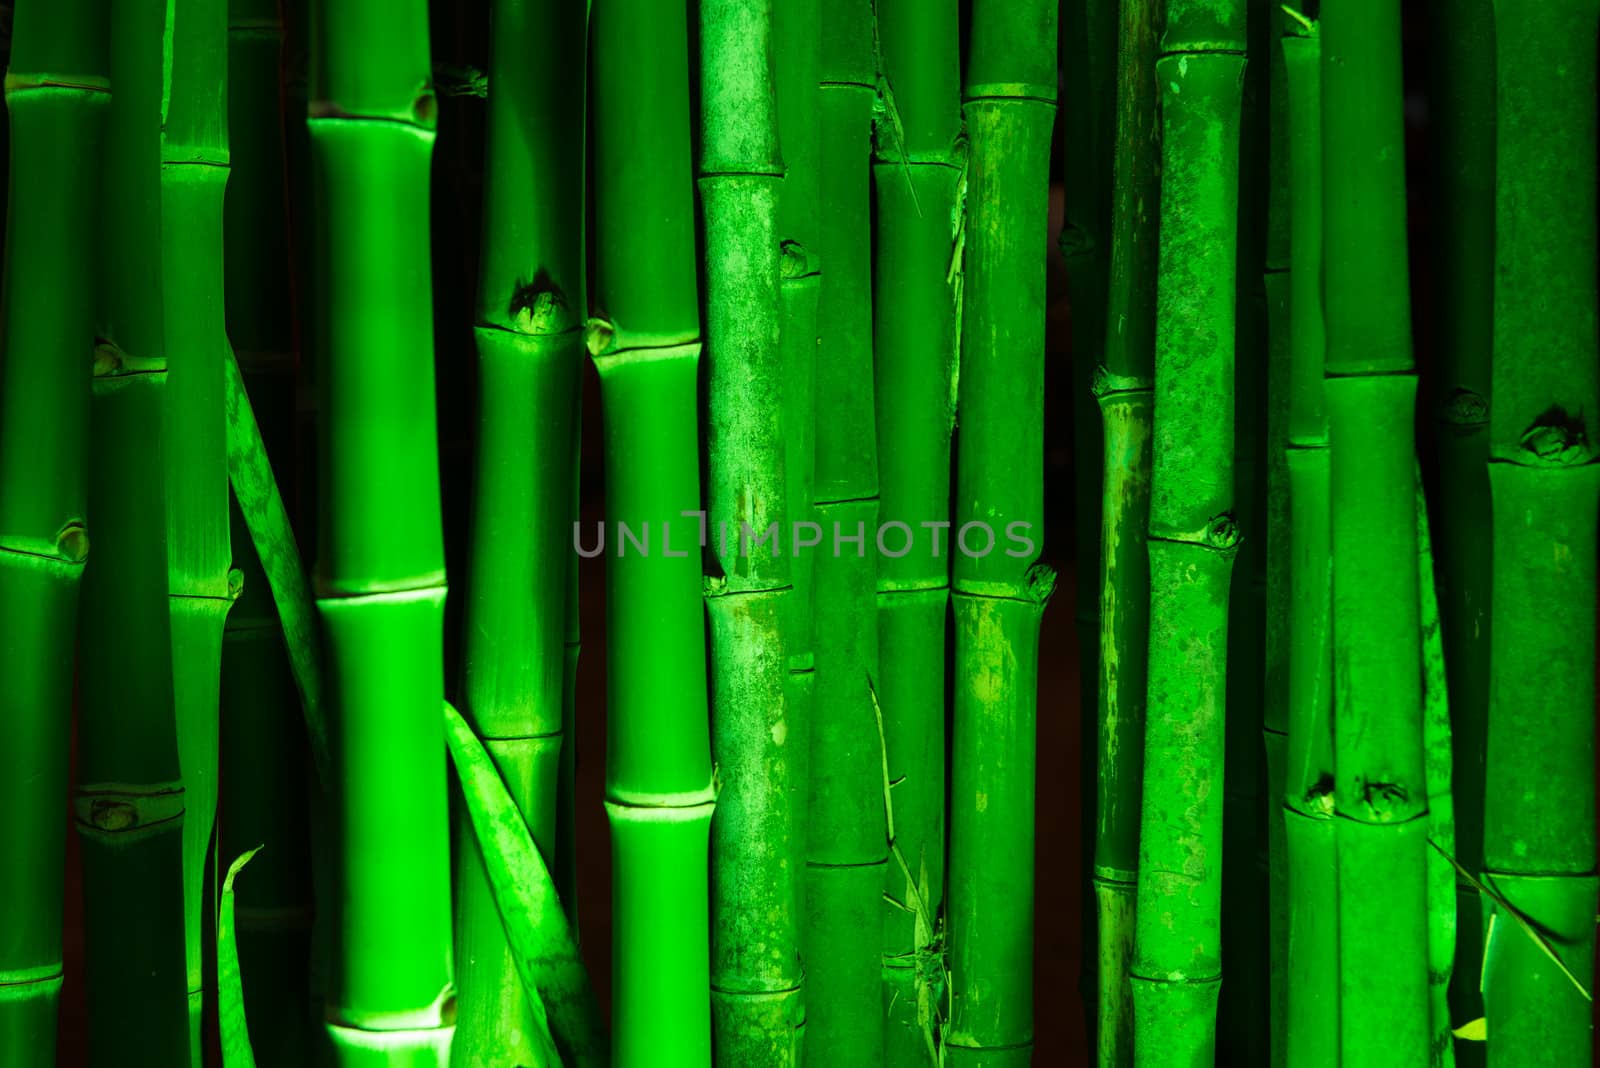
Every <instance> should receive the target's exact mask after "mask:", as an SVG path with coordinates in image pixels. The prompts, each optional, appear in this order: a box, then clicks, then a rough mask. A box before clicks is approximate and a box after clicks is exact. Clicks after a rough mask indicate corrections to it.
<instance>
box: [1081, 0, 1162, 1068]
mask: <svg viewBox="0 0 1600 1068" xmlns="http://www.w3.org/2000/svg"><path fill="white" fill-rule="evenodd" d="M1160 21H1161V5H1160V4H1159V3H1158V2H1157V0H1127V2H1125V3H1124V4H1123V5H1122V9H1121V25H1120V27H1119V32H1120V40H1119V47H1118V56H1119V65H1118V69H1117V128H1116V146H1117V151H1116V155H1115V161H1114V171H1113V179H1112V181H1113V201H1112V214H1111V218H1112V234H1111V283H1110V306H1109V308H1108V311H1107V314H1106V323H1107V327H1106V339H1105V363H1104V365H1103V366H1102V367H1101V368H1100V369H1099V373H1098V374H1097V375H1096V379H1095V395H1096V397H1097V399H1098V400H1099V403H1100V417H1101V424H1102V426H1103V428H1104V435H1105V436H1104V448H1103V455H1104V457H1105V489H1104V494H1103V497H1102V503H1101V506H1100V509H1101V515H1102V517H1103V519H1102V525H1101V535H1100V553H1099V559H1100V576H1099V578H1100V582H1099V590H1100V611H1099V619H1100V645H1099V656H1098V658H1097V662H1098V667H1099V681H1098V685H1097V686H1096V690H1097V692H1098V700H1097V710H1096V711H1097V717H1096V718H1097V744H1096V746H1095V750H1094V752H1095V759H1096V782H1097V786H1096V800H1095V806H1094V807H1095V841H1094V854H1095V861H1094V869H1093V885H1094V894H1095V907H1096V911H1097V924H1096V929H1097V931H1098V943H1097V955H1096V959H1097V962H1098V973H1099V974H1098V982H1097V984H1096V987H1097V990H1098V993H1099V1001H1098V1003H1097V1017H1098V1019H1097V1021H1096V1025H1095V1029H1094V1033H1095V1037H1096V1055H1097V1063H1098V1064H1099V1065H1101V1066H1102V1068H1113V1066H1123V1065H1128V1064H1132V1063H1133V1001H1132V993H1131V990H1130V988H1129V984H1128V964H1129V959H1130V957H1131V955H1132V953H1133V935H1134V897H1135V889H1136V885H1137V877H1138V865H1139V798H1140V781H1141V776H1142V774H1143V767H1142V763H1143V757H1144V715H1145V698H1146V693H1145V688H1146V682H1147V677H1148V676H1147V668H1148V656H1147V653H1148V643H1149V630H1150V559H1149V555H1148V551H1147V549H1146V547H1145V532H1146V529H1147V527H1148V525H1149V520H1150V435H1151V389H1152V383H1153V377H1154V374H1155V295H1156V251H1157V242H1156V238H1157V233H1156V224H1157V222H1158V221H1159V219H1160V198H1161V182H1160V170H1159V168H1160V162H1161V124H1160V118H1159V106H1158V105H1159V103H1160V97H1159V95H1158V94H1157V91H1156V89H1157V86H1156V76H1155V67H1156V56H1157V52H1158V47H1159V43H1160Z"/></svg>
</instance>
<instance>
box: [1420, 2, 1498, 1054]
mask: <svg viewBox="0 0 1600 1068" xmlns="http://www.w3.org/2000/svg"><path fill="white" fill-rule="evenodd" d="M1431 25H1432V27H1433V29H1434V36H1433V38H1432V39H1433V41H1434V42H1435V45H1434V51H1433V61H1432V63H1431V67H1432V69H1433V72H1434V82H1433V89H1434V92H1433V93H1432V95H1431V96H1430V97H1429V99H1430V101H1432V102H1433V103H1432V104H1431V105H1430V117H1429V126H1430V127H1432V128H1433V129H1434V131H1435V134H1434V145H1433V148H1434V152H1435V156H1436V158H1435V160H1434V174H1433V203H1434V205H1435V210H1436V211H1437V213H1438V214H1437V218H1438V219H1439V220H1440V224H1439V225H1438V226H1437V227H1436V229H1435V233H1434V236H1433V238H1432V240H1431V244H1432V247H1433V250H1434V257H1433V261H1432V265H1431V267H1432V273H1433V278H1434V294H1435V296H1434V300H1435V307H1436V315H1435V319H1434V339H1435V340H1434V347H1435V351H1436V352H1437V353H1438V357H1437V358H1438V365H1439V369H1440V373H1439V377H1438V392H1437V394H1436V395H1435V407H1434V426H1435V438H1436V441H1437V442H1438V448H1439V493H1438V498H1437V500H1436V502H1435V506H1436V508H1437V510H1438V511H1437V516H1438V519H1439V522H1438V523H1437V525H1436V527H1435V531H1434V533H1435V553H1436V559H1437V562H1438V574H1439V598H1440V604H1439V607H1440V611H1441V616H1442V623H1443V628H1444V660H1445V668H1446V671H1447V672H1448V682H1449V690H1450V721H1451V735H1452V751H1453V753H1454V767H1453V768H1452V770H1451V779H1452V785H1453V790H1454V794H1455V797H1456V800H1457V805H1456V815H1457V821H1456V859H1457V860H1459V861H1460V862H1461V864H1462V865H1463V866H1464V867H1466V869H1467V870H1468V871H1473V872H1480V871H1482V870H1483V773H1484V749H1483V747H1484V733H1485V722H1486V717H1487V715H1488V707H1489V582H1490V578H1489V569H1490V504H1489V474H1488V467H1487V466H1486V465H1487V462H1488V458H1489V409H1488V402H1489V350H1490V347H1491V344H1492V333H1493V320H1494V295H1493V287H1494V164H1495V160H1494V143H1495V127H1494V112H1495V100H1494V94H1495V89H1494V5H1493V0H1466V2H1461V0H1451V2H1449V3H1442V4H1436V5H1435V6H1434V12H1433V18H1432V20H1431ZM1456 908H1457V913H1458V922H1457V924H1456V951H1455V960H1456V968H1455V972H1454V976H1453V979H1452V982H1451V989H1450V1003H1451V1007H1452V1010H1453V1013H1454V1017H1455V1020H1456V1022H1457V1023H1464V1022H1466V1021H1468V1020H1476V1019H1480V1018H1481V1017H1482V1016H1483V996H1482V993H1481V992H1480V990H1479V975H1480V972H1481V964H1482V960H1483V906H1482V904H1481V902H1480V901H1479V896H1478V890H1477V888H1476V887H1475V886H1473V885H1472V884H1471V883H1470V882H1468V881H1467V880H1466V879H1464V878H1463V879H1460V880H1459V881H1458V893H1457V903H1456ZM1456 1053H1457V1056H1458V1059H1459V1061H1460V1063H1461V1064H1462V1065H1463V1068H1481V1065H1483V1063H1484V1056H1485V1051H1484V1045H1483V1043H1481V1042H1462V1043H1460V1044H1459V1045H1458V1047H1457V1049H1456Z"/></svg>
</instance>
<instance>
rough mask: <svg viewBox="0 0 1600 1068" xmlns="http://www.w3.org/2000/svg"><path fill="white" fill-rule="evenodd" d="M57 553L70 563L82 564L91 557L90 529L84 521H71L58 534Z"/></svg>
mask: <svg viewBox="0 0 1600 1068" xmlns="http://www.w3.org/2000/svg"><path fill="white" fill-rule="evenodd" d="M56 553H57V554H58V555H59V556H60V557H61V558H62V559H63V560H66V561H67V562H69V563H73V564H81V563H83V562H84V560H86V559H87V558H88V556H89V528H88V527H86V526H84V525H83V520H81V519H73V520H69V521H68V522H67V524H66V525H65V526H63V527H62V528H61V530H60V531H59V532H58V533H57V534H56Z"/></svg>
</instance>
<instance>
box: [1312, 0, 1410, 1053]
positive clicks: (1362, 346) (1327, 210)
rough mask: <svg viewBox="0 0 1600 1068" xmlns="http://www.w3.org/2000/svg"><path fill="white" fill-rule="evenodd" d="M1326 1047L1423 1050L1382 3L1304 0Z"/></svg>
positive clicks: (1406, 510) (1393, 135)
mask: <svg viewBox="0 0 1600 1068" xmlns="http://www.w3.org/2000/svg"><path fill="white" fill-rule="evenodd" d="M1321 34H1322V65H1321V70H1322V161H1323V216H1322V217H1323V235H1324V237H1323V264H1324V267H1323V271H1324V274H1323V300H1324V314H1325V325H1326V331H1327V349H1326V353H1327V355H1326V375H1327V377H1326V381H1325V387H1324V388H1325V390H1326V403H1327V413H1328V435H1329V441H1330V443H1331V453H1332V463H1331V470H1330V502H1331V508H1330V521H1331V529H1332V552H1333V602H1332V603H1333V608H1332V613H1333V645H1332V649H1333V664H1334V713H1333V719H1334V730H1333V746H1334V761H1333V763H1334V776H1333V802H1334V813H1335V820H1334V823H1335V831H1334V836H1335V841H1336V853H1337V885H1338V887H1339V889H1340V893H1339V899H1338V945H1339V958H1338V960H1339V992H1338V997H1339V1017H1340V1023H1339V1049H1340V1057H1341V1063H1349V1064H1376V1063H1384V1064H1392V1065H1396V1066H1397V1068H1398V1066H1407V1065H1422V1064H1426V1063H1427V1062H1428V1057H1429V1044H1430V1040H1429V1011H1428V978H1427V977H1428V968H1427V959H1428V958H1427V947H1428V922H1427V919H1428V915H1427V893H1426V871H1427V851H1428V847H1427V834H1428V829H1429V828H1428V808H1427V796H1426V781H1425V773H1424V761H1423V729H1422V728H1423V721H1422V692H1421V678H1420V674H1421V665H1422V650H1421V638H1420V623H1419V618H1418V614H1417V613H1418V605H1419V593H1418V586H1417V583H1418V577H1417V566H1416V560H1417V546H1416V516H1415V492H1416V489H1415V474H1414V470H1413V466H1414V458H1413V457H1414V453H1413V446H1412V437H1413V432H1412V424H1413V404H1414V400H1415V395H1416V377H1415V373H1414V371H1413V366H1414V365H1413V362H1412V355H1411V321H1410V308H1409V298H1408V295H1407V263H1406V229H1405V227H1406V223H1405V163H1404V152H1403V147H1404V146H1403V142H1402V116H1401V107H1402V99H1401V84H1400V9H1399V5H1398V4H1395V3H1391V2H1388V0H1352V2H1345V3H1340V4H1330V5H1329V6H1328V8H1327V9H1326V10H1325V11H1324V12H1323V13H1322V21H1321Z"/></svg>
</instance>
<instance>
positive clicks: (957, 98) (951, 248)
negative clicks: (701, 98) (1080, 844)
mask: <svg viewBox="0 0 1600 1068" xmlns="http://www.w3.org/2000/svg"><path fill="white" fill-rule="evenodd" d="M958 16H959V11H958V10H957V5H956V4H955V3H950V2H946V3H941V4H937V5H929V4H926V3H914V2H910V0H880V2H879V3H878V6H877V22H878V40H879V47H880V51H881V55H880V71H881V76H882V78H883V84H884V86H885V87H886V94H885V95H886V98H887V99H886V108H885V111H884V113H883V115H882V116H880V118H879V120H878V126H877V137H876V142H877V152H876V156H875V162H874V164H873V169H872V176H873V195H874V201H875V204H876V234H875V252H874V258H873V288H874V291H875V298H874V301H873V309H872V311H873V322H872V336H873V350H874V354H875V365H874V380H873V397H874V399H875V402H876V403H875V411H874V418H875V420H876V423H877V437H878V441H877V444H878V456H879V491H880V494H881V499H882V504H881V507H882V513H883V516H884V518H885V522H886V524H887V523H897V524H901V525H903V527H904V529H905V532H906V533H905V534H904V536H902V535H901V534H900V533H899V530H898V528H896V530H895V531H894V532H886V533H885V534H884V538H883V541H884V544H883V545H880V547H879V559H878V578H877V593H878V645H879V649H880V651H881V660H880V669H879V675H878V683H877V699H878V704H879V706H880V707H881V709H882V714H883V724H884V728H883V729H884V751H885V762H886V764H885V767H886V774H887V776H888V781H889V787H888V791H889V803H890V805H891V813H892V817H893V823H892V827H891V828H890V841H889V847H890V850H891V851H892V853H893V858H892V859H891V861H890V863H889V864H888V867H887V877H886V879H885V884H884V894H885V896H886V897H887V898H888V899H889V902H890V908H889V910H888V912H887V914H886V917H885V925H884V943H883V971H882V982H883V998H884V1010H885V1030H884V1063H885V1064H888V1065H891V1066H901V1065H927V1064H929V1063H935V1062H936V1061H937V1053H936V1050H937V1046H938V1038H939V1015H940V1009H941V1001H942V995H943V990H944V975H943V971H944V967H943V955H944V947H943V932H942V929H941V921H942V912H943V903H944V852H945V833H944V832H945V820H944V809H945V766H944V763H945V721H944V717H945V689H944V687H945V619H946V614H947V612H948V606H949V601H950V564H949V555H948V551H947V550H948V547H947V546H946V547H945V548H946V551H945V552H941V553H939V554H935V553H934V552H933V551H932V549H933V545H932V540H931V537H932V535H934V534H936V533H937V531H938V529H939V528H938V527H937V526H925V525H924V524H948V523H949V520H950V431H951V425H952V423H953V421H954V416H955V412H954V400H955V398H954V384H955V382H954V374H955V360H956V345H957V342H958V340H959V336H958V325H957V324H958V316H959V314H960V312H959V301H960V299H961V288H960V287H961V284H962V282H961V278H960V276H959V274H958V273H957V270H956V268H958V266H959V263H958V261H957V260H956V258H955V256H956V252H955V250H956V248H957V242H958V240H959V237H960V233H961V225H962V210H961V203H960V195H961V181H962V177H963V170H962V166H963V163H964V148H965V146H964V144H962V139H961V95H960V94H961V85H960V47H959V45H960V41H959V37H960V23H959V19H958ZM891 539H894V540H891ZM902 541H903V542H904V545H903V546H902V545H901V544H900V543H901V542H902Z"/></svg>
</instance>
